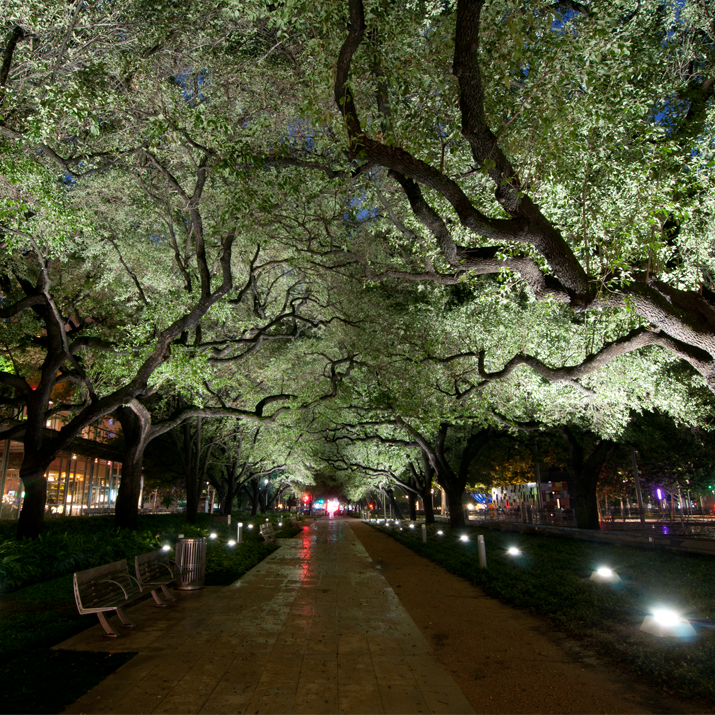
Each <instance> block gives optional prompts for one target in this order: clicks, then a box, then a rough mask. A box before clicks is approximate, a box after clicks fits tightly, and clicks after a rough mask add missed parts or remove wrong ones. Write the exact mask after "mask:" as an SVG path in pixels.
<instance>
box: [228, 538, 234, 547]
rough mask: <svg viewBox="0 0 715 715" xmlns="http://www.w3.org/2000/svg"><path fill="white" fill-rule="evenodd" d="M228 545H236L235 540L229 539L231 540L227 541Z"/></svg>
mask: <svg viewBox="0 0 715 715" xmlns="http://www.w3.org/2000/svg"><path fill="white" fill-rule="evenodd" d="M228 545H229V546H235V545H236V542H235V541H234V540H233V539H231V541H229V542H228Z"/></svg>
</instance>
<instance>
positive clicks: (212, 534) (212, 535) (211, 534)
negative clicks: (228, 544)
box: [209, 532, 218, 539]
mask: <svg viewBox="0 0 715 715" xmlns="http://www.w3.org/2000/svg"><path fill="white" fill-rule="evenodd" d="M217 536H218V534H215V533H214V532H211V533H210V534H209V539H215V538H216V537H217Z"/></svg>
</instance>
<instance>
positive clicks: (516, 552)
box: [506, 546, 521, 556]
mask: <svg viewBox="0 0 715 715" xmlns="http://www.w3.org/2000/svg"><path fill="white" fill-rule="evenodd" d="M506 552H507V554H509V556H521V551H519V549H517V548H516V546H510V547H509V548H508V549H507V550H506Z"/></svg>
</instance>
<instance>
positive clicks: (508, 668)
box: [350, 520, 713, 713]
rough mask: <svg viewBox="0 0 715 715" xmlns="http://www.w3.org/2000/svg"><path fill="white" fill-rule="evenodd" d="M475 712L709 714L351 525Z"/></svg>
mask: <svg viewBox="0 0 715 715" xmlns="http://www.w3.org/2000/svg"><path fill="white" fill-rule="evenodd" d="M350 526H351V527H352V529H353V530H354V532H355V535H356V536H357V537H358V539H359V540H360V541H361V542H362V544H363V546H364V547H365V549H366V550H367V552H368V554H369V555H370V557H371V558H372V560H373V561H374V562H375V568H377V569H379V570H380V572H381V573H382V574H383V576H384V577H385V578H386V579H387V582H388V583H389V584H390V586H391V587H392V588H393V589H394V591H395V593H396V594H397V595H398V596H399V598H400V600H401V601H402V603H403V605H404V606H405V608H406V609H407V611H408V613H409V614H410V616H411V617H412V619H413V620H414V621H415V623H416V624H417V626H418V627H419V628H420V630H421V631H422V632H423V633H424V634H425V635H426V636H427V638H428V639H429V640H430V642H431V643H432V646H433V648H434V651H435V654H436V655H437V657H438V659H439V660H440V661H441V662H442V663H443V664H444V665H445V666H446V667H447V668H448V669H449V670H450V671H451V673H452V676H453V677H454V679H455V681H456V682H457V684H458V685H459V687H460V688H461V689H462V692H463V693H464V694H465V696H466V697H467V699H468V700H469V702H470V703H471V705H472V707H473V708H474V709H475V711H476V712H477V713H707V712H713V709H712V707H710V706H708V705H707V704H704V703H699V702H693V701H679V700H676V699H674V698H671V697H666V696H664V695H662V694H661V693H659V692H658V691H657V690H656V689H655V688H651V687H648V686H646V685H643V684H642V683H640V682H638V681H637V680H636V679H635V678H634V677H631V676H630V675H626V674H623V673H621V672H619V671H618V670H617V669H616V668H615V667H614V666H611V665H609V664H607V663H606V662H604V660H603V659H602V658H599V657H597V656H595V655H594V654H593V653H590V652H588V651H586V650H585V649H584V648H583V647H582V646H581V645H580V644H579V643H577V642H576V641H574V640H572V639H570V638H567V637H566V636H564V635H562V634H559V633H556V632H554V631H553V630H552V628H551V626H550V624H549V623H548V622H547V621H545V620H542V619H539V618H538V617H535V616H533V615H531V614H529V613H527V612H526V611H523V610H520V609H518V608H514V607H512V606H507V605H504V604H502V603H500V602H499V601H497V600H495V599H493V598H490V597H488V596H486V595H485V594H484V592H483V591H482V590H481V589H479V588H477V587H475V586H472V585H471V584H469V583H467V581H464V580H463V579H461V578H459V577H457V576H453V575H452V574H450V573H448V572H447V571H446V570H445V569H443V568H442V567H441V566H437V565H436V564H433V563H432V562H431V561H428V560H426V559H424V558H422V557H421V556H418V555H417V554H415V553H414V552H413V551H410V550H409V549H408V548H406V547H404V546H402V545H401V544H399V543H397V542H396V541H395V540H394V539H392V538H391V537H389V536H386V535H385V534H383V533H381V532H379V531H377V530H376V529H374V528H372V527H371V526H368V525H366V524H364V523H362V522H358V521H352V520H351V521H350Z"/></svg>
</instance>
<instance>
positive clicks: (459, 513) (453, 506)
mask: <svg viewBox="0 0 715 715" xmlns="http://www.w3.org/2000/svg"><path fill="white" fill-rule="evenodd" d="M445 491H446V492H447V503H448V504H449V525H450V526H451V527H452V528H459V527H462V526H466V525H467V520H466V519H465V516H464V503H463V499H464V487H463V486H462V487H460V486H459V484H452V485H449V486H447V485H445Z"/></svg>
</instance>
